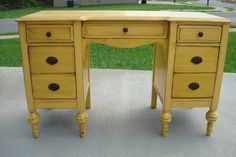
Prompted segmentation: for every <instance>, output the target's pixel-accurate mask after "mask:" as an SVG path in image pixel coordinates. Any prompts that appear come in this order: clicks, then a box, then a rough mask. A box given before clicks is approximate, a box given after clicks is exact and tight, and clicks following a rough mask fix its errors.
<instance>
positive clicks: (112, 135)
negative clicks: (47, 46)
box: [0, 67, 236, 157]
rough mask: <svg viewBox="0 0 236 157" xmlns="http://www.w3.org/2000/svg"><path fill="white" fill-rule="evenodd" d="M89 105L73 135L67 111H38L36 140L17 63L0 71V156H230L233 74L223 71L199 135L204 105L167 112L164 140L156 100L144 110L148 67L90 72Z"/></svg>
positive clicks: (234, 122) (234, 130)
mask: <svg viewBox="0 0 236 157" xmlns="http://www.w3.org/2000/svg"><path fill="white" fill-rule="evenodd" d="M91 81H92V108H91V109H89V110H87V112H88V115H89V118H88V125H87V135H86V136H85V138H83V139H80V138H79V136H78V126H77V125H76V122H75V115H76V112H75V111H73V110H40V111H39V114H40V126H39V128H40V137H39V139H38V140H35V139H33V138H32V136H31V128H30V126H29V125H28V124H27V120H26V116H27V108H26V100H25V94H24V85H23V77H22V69H21V68H4V67H1V68H0V100H1V101H0V109H1V110H0V156H1V157H8V156H9V157H19V156H24V157H32V154H33V156H34V157H42V156H44V157H65V156H67V157H69V156H71V157H75V156H85V157H111V156H112V157H154V156H163V157H164V156H167V157H213V156H214V157H233V156H235V154H236V149H235V146H236V116H235V111H236V105H235V103H236V97H235V93H236V83H235V82H236V75H235V74H230V73H225V74H224V79H223V86H222V91H221V99H220V104H219V110H218V111H219V118H218V120H217V122H216V123H215V127H214V132H213V135H212V136H211V137H207V136H205V134H204V133H205V128H206V120H205V113H206V112H207V109H204V108H193V109H172V110H171V113H172V115H173V119H172V122H171V123H170V128H169V134H168V137H167V138H162V137H161V136H160V134H159V130H160V122H159V121H160V118H159V116H160V111H161V104H160V102H158V108H157V109H155V110H153V109H151V108H150V107H149V104H150V96H151V93H150V92H151V71H137V70H92V71H91Z"/></svg>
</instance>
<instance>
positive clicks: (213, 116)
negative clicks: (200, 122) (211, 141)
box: [206, 110, 218, 136]
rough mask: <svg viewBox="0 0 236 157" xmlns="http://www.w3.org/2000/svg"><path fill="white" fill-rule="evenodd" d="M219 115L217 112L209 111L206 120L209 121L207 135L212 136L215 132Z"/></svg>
mask: <svg viewBox="0 0 236 157" xmlns="http://www.w3.org/2000/svg"><path fill="white" fill-rule="evenodd" d="M217 117H218V113H217V111H211V110H209V111H208V112H207V113H206V120H207V129H206V135H207V136H210V135H211V133H212V131H213V124H214V122H215V121H216V120H217Z"/></svg>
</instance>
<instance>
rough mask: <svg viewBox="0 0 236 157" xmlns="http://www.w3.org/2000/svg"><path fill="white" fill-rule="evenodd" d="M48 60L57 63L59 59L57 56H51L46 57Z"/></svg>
mask: <svg viewBox="0 0 236 157" xmlns="http://www.w3.org/2000/svg"><path fill="white" fill-rule="evenodd" d="M46 62H47V63H48V64H50V65H54V64H57V62H58V59H57V58H56V57H53V56H50V57H48V58H47V59H46Z"/></svg>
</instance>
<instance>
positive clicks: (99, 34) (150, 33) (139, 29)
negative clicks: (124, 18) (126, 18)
mask: <svg viewBox="0 0 236 157" xmlns="http://www.w3.org/2000/svg"><path fill="white" fill-rule="evenodd" d="M167 26H168V24H167V23H165V22H159V23H158V22H144V23H135V22H84V23H83V37H85V38H86V37H88V38H105V37H113V38H145V37H148V38H150V37H153V38H166V37H167V29H168V27H167Z"/></svg>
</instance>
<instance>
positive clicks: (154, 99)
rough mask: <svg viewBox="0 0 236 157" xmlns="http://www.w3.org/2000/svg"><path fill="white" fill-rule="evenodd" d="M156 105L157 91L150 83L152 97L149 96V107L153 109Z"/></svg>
mask: <svg viewBox="0 0 236 157" xmlns="http://www.w3.org/2000/svg"><path fill="white" fill-rule="evenodd" d="M156 107H157V92H156V89H155V88H154V86H153V85H152V98H151V108H153V109H155V108H156Z"/></svg>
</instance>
